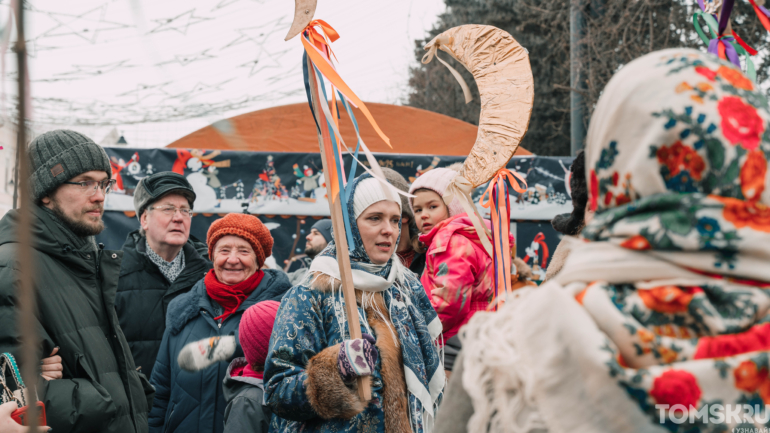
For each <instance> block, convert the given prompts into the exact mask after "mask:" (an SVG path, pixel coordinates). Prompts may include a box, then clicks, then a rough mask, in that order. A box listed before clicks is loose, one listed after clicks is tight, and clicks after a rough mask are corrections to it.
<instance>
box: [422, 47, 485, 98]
mask: <svg viewBox="0 0 770 433" xmlns="http://www.w3.org/2000/svg"><path fill="white" fill-rule="evenodd" d="M433 57H435V58H437V59H438V61H439V62H441V64H442V65H444V66H446V67H447V69H449V72H451V73H452V75H453V76H454V77H455V80H457V82H458V83H460V87H461V88H462V89H463V95H464V96H465V103H466V104H467V103H469V102H471V101H472V100H473V95H471V89H470V88H469V87H468V83H466V82H465V79H463V76H462V75H460V73H459V72H457V70H456V69H455V68H453V67H451V66H449V63H447V62H445V61H443V60H442V59H441V57H439V56H438V44H436V45H433V46H432V47H430V50H428V52H427V53H425V55H424V56H422V63H423V64H425V65H427V64H428V63H430V61H431V60H433Z"/></svg>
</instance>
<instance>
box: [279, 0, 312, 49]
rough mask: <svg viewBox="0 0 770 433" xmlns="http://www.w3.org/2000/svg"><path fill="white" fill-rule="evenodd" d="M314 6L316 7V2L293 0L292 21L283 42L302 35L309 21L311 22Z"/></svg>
mask: <svg viewBox="0 0 770 433" xmlns="http://www.w3.org/2000/svg"><path fill="white" fill-rule="evenodd" d="M316 6H318V0H294V21H293V22H292V23H291V28H289V33H287V34H286V39H284V40H285V41H288V40H289V39H291V38H293V37H294V36H297V35H298V34H300V33H302V30H305V27H307V25H308V24H310V21H313V15H315V8H316Z"/></svg>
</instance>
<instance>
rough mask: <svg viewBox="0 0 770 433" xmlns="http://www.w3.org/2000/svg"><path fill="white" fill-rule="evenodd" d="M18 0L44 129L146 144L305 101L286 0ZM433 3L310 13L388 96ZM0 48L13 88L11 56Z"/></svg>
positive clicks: (360, 0)
mask: <svg viewBox="0 0 770 433" xmlns="http://www.w3.org/2000/svg"><path fill="white" fill-rule="evenodd" d="M0 3H2V4H4V5H5V6H6V7H5V8H3V10H2V15H1V16H0V19H1V20H2V21H3V22H7V16H8V10H7V4H8V2H7V1H5V0H3V1H0ZM28 4H29V5H30V6H28V7H29V8H30V10H29V11H28V14H27V20H28V21H27V22H28V35H27V39H28V46H29V49H30V56H31V58H30V79H31V80H32V84H31V87H32V96H33V98H34V106H35V112H34V114H33V116H34V119H35V120H36V121H37V122H40V123H41V124H43V125H44V129H50V128H53V127H61V126H67V125H69V126H76V128H75V129H79V130H81V131H83V132H85V133H87V134H89V135H91V136H92V137H93V138H94V139H95V140H97V141H100V140H101V138H102V137H103V136H104V135H105V134H107V132H109V131H110V130H111V129H112V126H110V124H112V123H115V122H117V123H118V124H117V125H116V126H117V128H118V130H120V131H121V132H125V135H126V138H127V140H128V141H129V144H130V145H132V146H137V147H157V146H164V145H166V144H168V143H170V142H171V141H173V140H175V139H176V138H179V137H181V136H183V135H186V134H187V133H190V132H192V131H194V130H196V129H198V128H200V127H202V126H205V125H207V124H210V123H213V122H214V121H216V120H219V119H221V118H225V117H230V116H233V115H237V114H241V113H245V112H249V111H254V110H258V109H262V108H268V107H273V106H278V105H284V104H290V103H295V102H301V101H304V100H305V94H304V88H303V83H302V70H301V57H302V46H301V43H300V40H299V39H298V38H295V39H293V40H291V41H289V42H284V40H283V39H284V37H285V35H286V32H287V31H288V28H289V26H290V24H291V19H292V16H293V12H294V1H292V0H162V1H159V0H66V1H62V0H32V1H30V2H28ZM444 9H445V7H444V2H443V0H319V5H318V9H317V11H316V14H315V17H316V18H318V19H323V20H325V21H327V22H328V23H330V24H331V25H332V26H333V27H334V28H336V29H337V31H338V32H339V33H340V35H341V38H340V40H338V41H337V42H336V43H334V44H333V50H334V52H335V54H336V56H337V58H338V59H339V61H340V64H339V71H340V73H341V75H342V77H343V78H344V79H345V80H346V82H347V83H348V84H349V85H350V87H351V88H352V89H353V90H354V91H355V92H356V93H357V94H358V95H359V96H360V97H361V98H362V99H363V100H365V101H375V102H385V103H394V104H395V103H399V102H400V101H402V100H403V99H404V97H405V96H406V82H407V79H408V68H409V66H410V65H415V64H416V61H415V60H414V54H413V52H414V40H415V39H417V38H422V37H424V36H425V34H426V31H427V30H429V29H430V28H431V27H432V26H433V24H434V23H435V22H436V19H437V15H438V14H440V13H441V12H443V11H444ZM5 59H6V62H5V63H6V65H5V68H6V76H5V81H4V85H5V92H7V93H8V94H9V95H13V93H14V87H15V84H14V80H15V60H14V56H13V55H12V54H11V53H6V58H5ZM54 124H59V126H56V125H54Z"/></svg>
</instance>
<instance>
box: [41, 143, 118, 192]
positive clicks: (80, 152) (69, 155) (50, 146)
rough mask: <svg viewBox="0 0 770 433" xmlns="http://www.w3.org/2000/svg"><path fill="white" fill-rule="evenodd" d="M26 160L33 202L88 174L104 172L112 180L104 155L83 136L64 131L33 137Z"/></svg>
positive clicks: (107, 159) (110, 168) (107, 161)
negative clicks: (90, 172)
mask: <svg viewBox="0 0 770 433" xmlns="http://www.w3.org/2000/svg"><path fill="white" fill-rule="evenodd" d="M29 159H30V163H31V171H32V175H31V176H30V178H29V180H30V185H31V188H32V198H33V199H34V200H35V201H36V202H39V201H40V199H42V198H43V197H45V196H47V195H48V194H50V193H51V192H52V191H53V190H55V189H56V188H58V187H59V185H61V184H63V183H64V182H67V181H69V180H70V179H72V178H73V177H75V176H77V175H80V174H83V173H86V172H89V171H93V170H98V171H104V172H106V173H107V176H109V177H112V167H111V166H110V160H109V158H108V157H107V152H105V151H104V149H103V148H102V147H101V146H99V145H98V144H96V143H94V141H93V140H91V139H90V138H88V137H86V136H85V135H83V134H81V133H79V132H75V131H70V130H67V129H58V130H56V131H50V132H46V133H44V134H41V135H38V136H37V137H35V139H34V140H32V143H31V144H30V145H29Z"/></svg>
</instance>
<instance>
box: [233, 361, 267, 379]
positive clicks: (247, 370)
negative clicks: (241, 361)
mask: <svg viewBox="0 0 770 433" xmlns="http://www.w3.org/2000/svg"><path fill="white" fill-rule="evenodd" d="M264 375H265V373H264V372H262V371H254V370H252V368H251V366H250V365H249V364H245V365H242V366H240V367H236V368H234V369H233V370H232V371H231V372H230V377H254V378H257V379H264Z"/></svg>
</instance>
